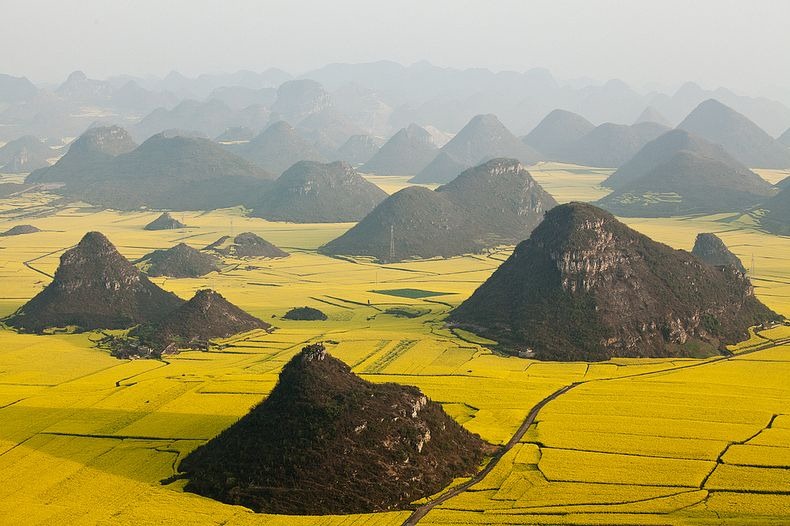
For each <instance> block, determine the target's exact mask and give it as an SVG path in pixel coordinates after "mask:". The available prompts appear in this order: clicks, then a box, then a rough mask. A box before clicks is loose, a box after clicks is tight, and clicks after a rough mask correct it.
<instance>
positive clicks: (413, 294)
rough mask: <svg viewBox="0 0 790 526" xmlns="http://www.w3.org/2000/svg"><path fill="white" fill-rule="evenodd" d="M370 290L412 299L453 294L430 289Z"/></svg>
mask: <svg viewBox="0 0 790 526" xmlns="http://www.w3.org/2000/svg"><path fill="white" fill-rule="evenodd" d="M370 292H375V293H376V294H385V295H387V296H397V297H398V298H410V299H413V300H418V299H421V298H432V297H434V296H446V295H448V294H454V293H453V292H434V291H432V290H422V289H387V290H371V291H370Z"/></svg>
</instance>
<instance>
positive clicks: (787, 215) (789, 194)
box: [760, 185, 790, 236]
mask: <svg viewBox="0 0 790 526" xmlns="http://www.w3.org/2000/svg"><path fill="white" fill-rule="evenodd" d="M763 208H765V210H766V212H765V215H763V216H762V217H761V218H760V226H762V227H763V228H765V229H766V230H768V231H769V232H772V233H774V234H780V235H783V236H790V186H788V185H784V186H783V187H782V190H781V191H780V192H779V193H778V194H776V195H775V196H773V197H772V198H770V199H768V200H767V201H766V202H765V203H764V205H763Z"/></svg>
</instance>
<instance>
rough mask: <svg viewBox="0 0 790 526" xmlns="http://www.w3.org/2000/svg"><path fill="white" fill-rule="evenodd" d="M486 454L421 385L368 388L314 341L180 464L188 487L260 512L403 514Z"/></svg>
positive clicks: (480, 443)
mask: <svg viewBox="0 0 790 526" xmlns="http://www.w3.org/2000/svg"><path fill="white" fill-rule="evenodd" d="M486 449H487V446H486V444H485V443H484V442H483V441H482V440H481V439H480V438H479V437H478V436H476V435H472V434H470V433H469V432H468V431H466V430H465V429H463V428H462V427H461V426H460V425H458V424H457V423H456V422H455V421H454V420H453V419H452V418H450V417H449V416H447V414H445V413H444V411H443V409H442V407H441V406H440V405H439V404H437V403H435V402H432V401H430V400H428V398H427V397H425V395H423V394H422V393H421V392H420V390H419V389H417V388H415V387H410V386H402V385H398V384H393V383H384V384H373V383H369V382H367V381H365V380H363V379H361V378H359V377H358V376H356V375H355V374H354V373H353V372H351V370H350V368H349V367H348V366H347V365H346V364H344V363H343V362H341V361H339V360H337V359H336V358H333V357H332V356H330V355H328V354H326V351H325V350H324V347H323V345H321V344H316V345H310V346H307V347H305V348H304V349H303V350H302V352H300V353H299V354H297V355H296V356H295V357H294V358H293V359H291V361H290V362H288V364H286V366H285V367H284V368H283V370H282V372H281V373H280V378H279V381H278V383H277V385H276V386H275V388H274V390H273V391H272V392H271V394H270V395H269V396H268V397H267V398H266V400H264V401H263V402H262V403H260V404H259V405H257V406H256V407H254V408H253V409H252V410H251V411H250V413H248V414H247V415H246V416H244V417H242V419H241V420H239V421H238V422H237V423H235V424H234V425H232V426H231V427H230V428H228V429H226V430H225V431H223V432H222V433H221V434H220V435H219V436H217V437H215V438H213V439H212V440H211V441H209V442H208V443H207V444H205V445H204V446H201V447H199V448H198V449H196V450H195V451H193V452H192V453H190V454H189V455H188V456H187V457H186V458H185V459H184V460H183V461H182V462H181V464H180V466H179V468H180V470H181V471H183V472H185V474H186V475H187V476H188V477H189V482H188V483H187V485H186V487H185V489H186V490H187V491H192V492H195V493H199V494H201V495H204V496H207V497H211V498H215V499H218V500H220V501H222V502H227V503H231V504H239V505H242V506H246V507H248V508H252V509H253V510H255V511H260V512H268V513H288V514H329V513H332V514H339V513H364V512H373V511H382V510H391V509H402V508H405V507H407V506H408V505H409V503H410V502H412V501H414V500H417V499H419V498H422V497H426V496H429V495H432V494H434V493H436V492H437V491H439V490H440V489H442V488H444V487H445V486H447V484H449V483H450V482H451V481H452V480H453V478H455V477H461V476H465V475H471V474H472V473H474V472H475V470H476V469H477V468H478V466H479V465H480V462H481V461H482V459H483V454H484V452H485V451H486Z"/></svg>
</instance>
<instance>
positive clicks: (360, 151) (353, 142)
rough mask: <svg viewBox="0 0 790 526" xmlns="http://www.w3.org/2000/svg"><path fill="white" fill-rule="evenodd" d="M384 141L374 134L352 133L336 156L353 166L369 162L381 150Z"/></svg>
mask: <svg viewBox="0 0 790 526" xmlns="http://www.w3.org/2000/svg"><path fill="white" fill-rule="evenodd" d="M382 144H384V141H383V140H382V139H380V138H378V137H373V136H372V135H352V136H351V137H349V138H348V140H347V141H346V142H345V143H344V144H343V145H342V146H341V147H340V148H338V149H337V151H336V152H335V154H334V157H335V158H336V159H338V160H340V161H346V162H347V163H349V164H351V165H352V166H358V165H360V164H364V163H366V162H368V161H369V160H370V159H371V158H372V157H373V156H374V155H376V152H378V151H379V148H381V146H382Z"/></svg>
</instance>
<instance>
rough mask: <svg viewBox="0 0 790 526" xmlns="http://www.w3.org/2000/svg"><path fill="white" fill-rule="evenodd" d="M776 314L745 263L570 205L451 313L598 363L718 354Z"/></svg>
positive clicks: (486, 332)
mask: <svg viewBox="0 0 790 526" xmlns="http://www.w3.org/2000/svg"><path fill="white" fill-rule="evenodd" d="M777 318H778V315H777V314H775V313H774V312H772V311H771V310H770V309H768V308H767V307H765V306H764V305H763V304H762V303H760V301H759V300H757V299H756V298H755V297H754V292H753V289H752V286H751V284H750V283H749V280H748V279H747V278H746V277H745V276H744V275H743V274H742V273H741V272H740V271H738V270H737V269H735V268H733V267H713V266H711V265H708V264H706V263H703V262H702V261H701V260H699V259H698V258H696V257H695V256H693V255H691V254H690V253H688V252H686V251H683V250H674V249H672V248H670V247H668V246H666V245H663V244H661V243H656V242H655V241H652V240H651V239H650V238H648V237H647V236H644V235H642V234H640V233H638V232H636V231H634V230H632V229H630V228H629V227H627V226H626V225H624V224H622V223H621V222H619V221H618V220H617V219H615V218H614V216H612V215H611V214H609V213H608V212H605V211H603V210H601V209H599V208H596V207H594V206H592V205H589V204H583V203H570V204H567V205H561V206H558V207H556V208H554V209H552V210H551V211H550V212H549V213H547V214H546V218H545V219H544V220H543V222H542V223H541V224H540V225H539V226H538V228H536V229H535V231H534V232H533V233H532V236H531V237H530V238H529V239H528V240H526V241H524V242H523V243H520V244H519V245H518V246H517V247H516V250H515V251H514V252H513V254H512V256H511V257H510V258H508V260H507V261H505V263H503V264H502V265H501V266H500V267H499V268H498V269H497V270H496V272H494V274H493V275H492V276H491V277H490V278H489V279H488V280H487V281H486V282H485V283H484V284H483V285H481V286H480V287H479V288H478V289H477V290H476V291H475V292H474V294H472V296H471V297H470V298H469V299H467V300H466V301H465V302H463V303H462V304H461V305H460V306H459V307H458V308H457V309H455V310H454V311H452V312H451V314H450V317H449V321H450V322H451V323H454V324H457V325H460V326H462V327H464V328H467V329H468V330H471V331H474V332H477V333H479V334H481V335H483V336H485V337H487V338H491V339H494V340H497V341H498V342H499V343H500V345H501V346H502V347H503V348H505V349H511V350H513V351H520V352H527V353H529V351H530V350H531V351H533V352H534V355H535V357H537V358H539V359H544V360H563V361H571V360H586V361H594V360H606V359H609V358H612V357H617V356H619V357H659V356H692V355H698V354H701V353H712V352H715V351H716V350H717V349H719V348H720V347H721V346H722V345H724V344H729V343H734V342H736V341H739V340H742V339H745V338H746V337H747V329H748V328H749V327H750V326H752V325H755V324H758V323H761V322H763V321H767V320H772V319H777Z"/></svg>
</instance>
